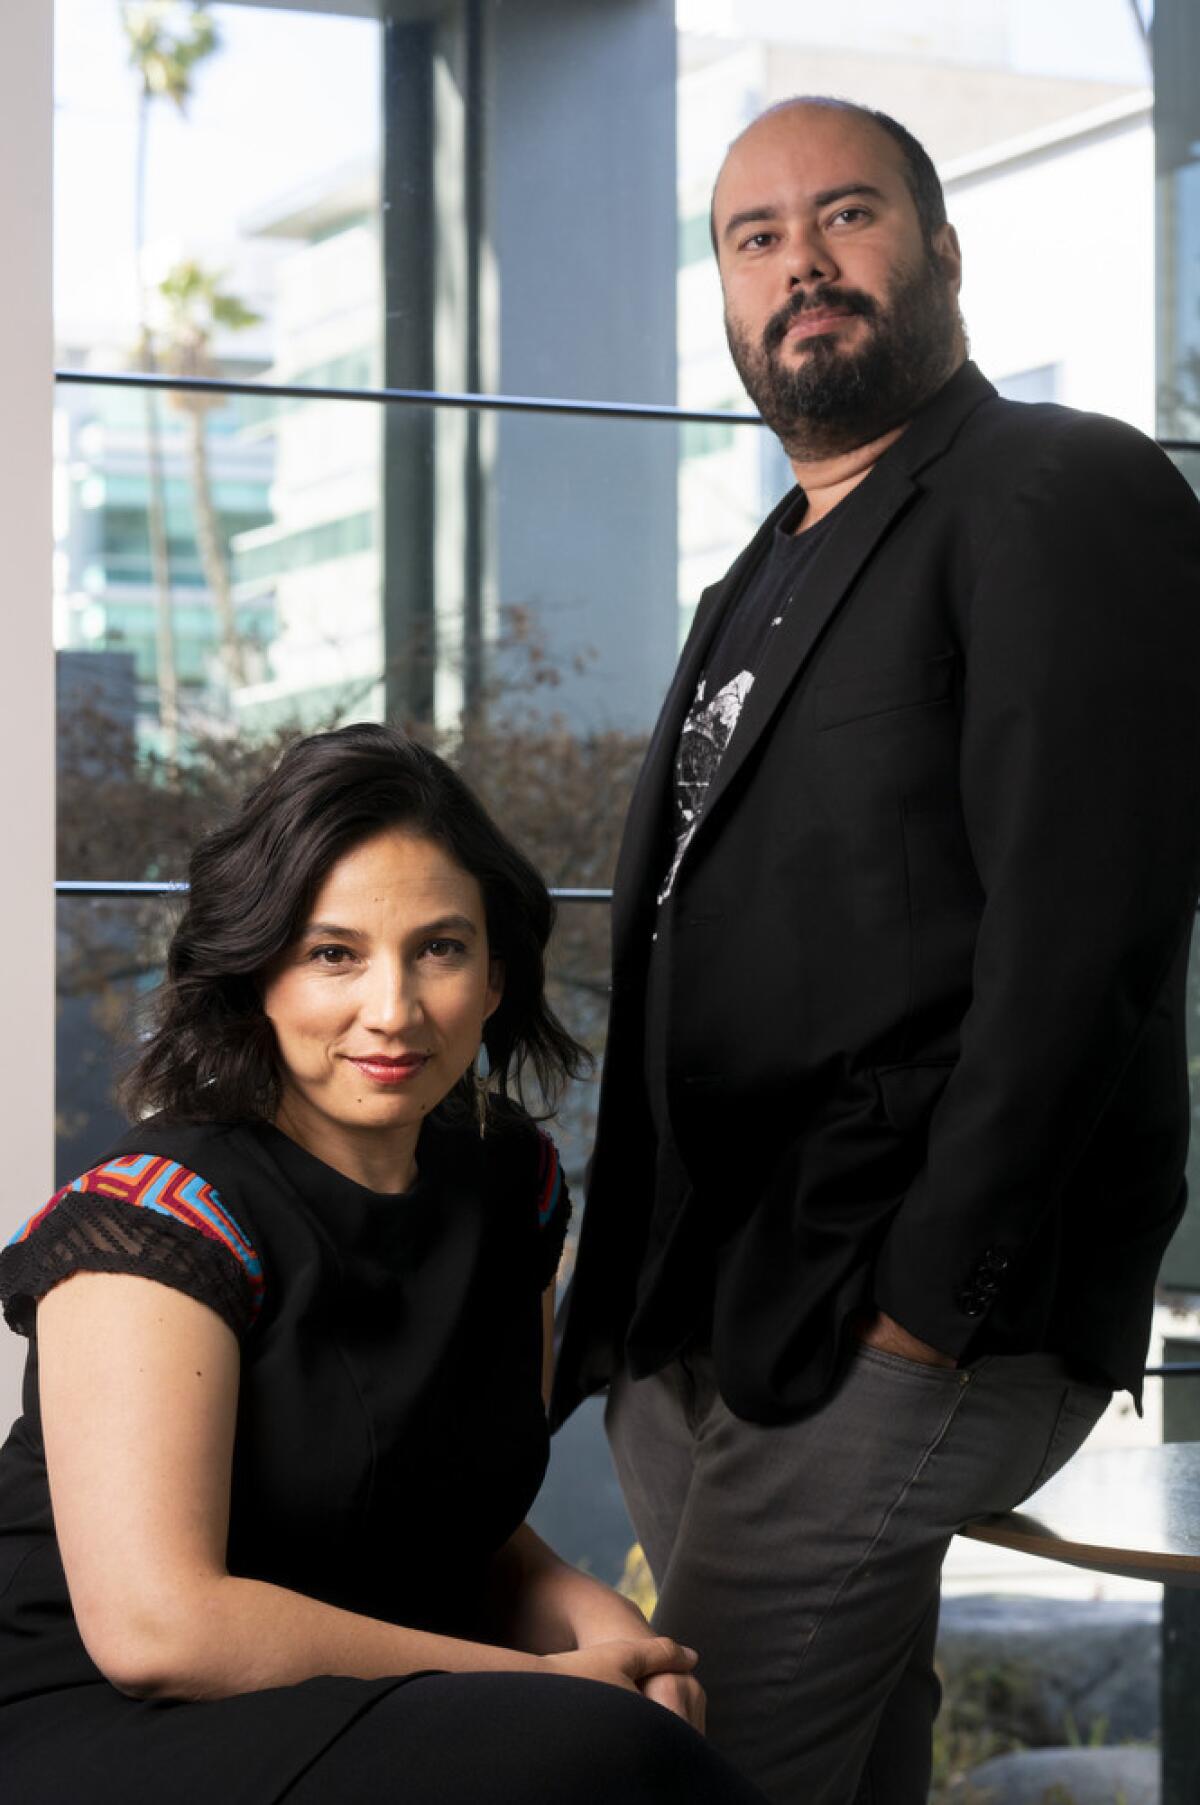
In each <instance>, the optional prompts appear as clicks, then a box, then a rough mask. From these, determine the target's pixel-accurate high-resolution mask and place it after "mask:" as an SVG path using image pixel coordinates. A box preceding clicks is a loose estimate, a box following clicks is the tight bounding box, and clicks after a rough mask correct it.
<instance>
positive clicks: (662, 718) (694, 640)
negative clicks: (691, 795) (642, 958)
mask: <svg viewBox="0 0 1200 1805" xmlns="http://www.w3.org/2000/svg"><path fill="white" fill-rule="evenodd" d="M795 498H796V490H795V489H791V490H789V492H788V493H787V494H786V495H785V496H784V498H783V500H782V501H781V502H780V503H779V505H778V506H777V507H775V508H773V509H772V510H771V512H770V514H769V515H768V516H767V518H766V520H765V521H764V522H763V524H762V526H761V527H760V528H759V530H758V532H757V533H755V535H754V537H753V539H751V541H750V543H749V545H747V546H746V548H745V550H744V551H743V552H742V553H741V554H740V555H739V556H738V558H737V559H736V560H735V561H734V563H733V564H732V565H731V566H730V568H729V570H728V571H727V572H726V574H725V575H724V576H723V577H722V579H721V581H720V582H719V583H714V584H713V585H712V586H711V588H708V589H706V590H705V591H704V593H703V595H702V596H701V597H700V601H699V604H698V605H697V608H696V614H695V618H694V620H693V621H692V628H691V632H690V633H689V634H688V636H687V641H686V643H685V645H684V648H683V651H682V653H681V654H680V658H679V664H678V666H677V667H676V671H675V675H674V677H673V678H672V680H671V686H670V688H669V689H668V691H667V695H666V700H665V701H664V703H663V705H662V709H661V711H660V713H659V717H658V720H657V722H656V724H655V728H654V732H653V734H652V735H651V737H650V743H649V745H648V746H647V748H646V756H645V758H644V760H643V761H642V768H641V771H640V773H639V774H638V780H637V783H636V784H635V785H634V790H633V796H632V798H631V800H630V804H629V813H628V815H627V817H626V821H625V832H624V834H623V836H622V839H621V851H620V855H619V857H618V859H617V871H616V876H615V878H614V880H613V910H612V938H613V956H614V959H616V958H617V957H619V956H620V954H621V953H622V952H623V950H624V948H625V946H626V945H627V944H628V940H629V936H630V934H631V933H633V932H635V930H636V927H637V922H638V918H639V915H640V913H641V911H642V909H643V907H645V906H648V905H650V904H652V903H653V899H654V892H655V886H656V885H657V883H658V881H659V878H660V877H661V875H662V873H661V872H660V870H659V869H658V864H659V862H660V861H661V860H662V858H663V857H664V848H665V846H666V840H667V834H666V822H667V818H668V816H669V813H670V807H671V797H672V794H673V788H674V764H675V752H676V748H677V747H678V745H679V734H680V730H681V728H682V726H683V719H684V716H685V715H686V713H687V711H688V709H689V707H690V706H691V702H692V697H693V696H694V695H695V693H696V685H697V684H698V683H699V681H700V678H701V675H702V673H703V671H704V663H705V660H706V658H707V657H708V651H709V647H710V646H711V645H712V643H713V639H714V637H715V636H716V632H717V629H718V627H719V626H720V624H721V622H722V620H724V618H725V615H726V613H727V612H728V610H729V609H730V608H731V607H732V606H733V605H734V603H735V602H736V601H737V599H738V597H739V596H740V595H741V593H742V591H743V589H744V588H745V586H746V584H747V582H748V581H749V579H750V574H751V572H752V571H753V570H754V568H755V566H756V565H757V563H758V561H759V559H760V558H761V557H762V556H763V555H764V553H765V552H766V549H767V546H768V545H769V544H770V541H771V535H772V533H773V532H774V531H775V523H776V521H777V520H778V519H779V518H780V517H781V516H782V515H783V514H785V513H786V512H787V509H788V508H789V507H790V506H791V504H792V502H793V501H794V500H795Z"/></svg>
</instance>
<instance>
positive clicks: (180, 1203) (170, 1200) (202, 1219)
mask: <svg viewBox="0 0 1200 1805" xmlns="http://www.w3.org/2000/svg"><path fill="white" fill-rule="evenodd" d="M73 1191H75V1192H85V1193H86V1192H94V1193H95V1194H96V1195H97V1196H100V1197H112V1198H116V1199H117V1200H118V1201H119V1202H121V1203H126V1204H129V1205H130V1206H131V1207H133V1208H134V1209H143V1210H153V1211H155V1212H156V1213H157V1214H159V1215H162V1216H172V1217H174V1219H175V1220H176V1221H177V1222H183V1223H186V1224H187V1226H188V1227H189V1228H193V1229H195V1230H196V1231H197V1232H198V1233H199V1234H202V1235H206V1236H207V1237H208V1239H209V1240H211V1241H219V1242H220V1244H221V1245H222V1246H223V1247H224V1248H226V1249H227V1250H228V1252H230V1253H231V1254H232V1255H233V1256H234V1258H235V1259H236V1260H237V1262H238V1264H239V1266H240V1267H241V1268H242V1270H243V1272H244V1273H245V1275H246V1280H247V1283H248V1287H249V1291H250V1299H251V1318H252V1319H253V1317H255V1316H257V1314H258V1311H259V1307H260V1306H261V1304H262V1296H263V1272H262V1261H261V1260H260V1259H259V1257H258V1254H257V1253H256V1252H255V1250H254V1248H253V1247H252V1245H251V1244H250V1242H249V1241H248V1240H247V1238H246V1236H245V1235H244V1234H243V1232H242V1230H241V1229H240V1228H239V1226H238V1224H237V1223H236V1222H235V1220H234V1218H233V1217H232V1216H231V1215H230V1213H229V1211H228V1210H227V1209H226V1208H225V1206H224V1204H223V1203H222V1202H221V1199H220V1197H219V1196H218V1194H217V1192H216V1191H215V1190H214V1189H213V1187H212V1185H210V1184H209V1183H208V1182H207V1181H206V1180H205V1179H203V1178H200V1177H199V1176H198V1175H197V1174H196V1173H195V1172H190V1171H189V1170H188V1168H187V1167H186V1166H181V1165H180V1163H179V1161H178V1160H174V1159H164V1158H163V1157H162V1156H161V1155H160V1154H156V1153H126V1154H123V1155H122V1156H121V1157H120V1158H119V1159H111V1160H108V1161H107V1162H106V1163H105V1164H104V1165H103V1166H93V1167H92V1169H91V1171H90V1172H85V1173H84V1174H83V1175H82V1177H80V1178H77V1179H75V1180H74V1181H73V1182H72V1183H71V1184H69V1185H64V1186H63V1188H62V1190H61V1191H56V1192H55V1194H54V1196H53V1197H52V1198H51V1199H50V1201H49V1203H48V1204H46V1206H45V1208H44V1209H40V1210H39V1211H38V1212H37V1214H36V1215H35V1216H31V1217H30V1218H29V1221H28V1222H26V1223H24V1224H23V1225H22V1226H21V1227H20V1228H19V1229H18V1230H17V1232H16V1234H15V1235H13V1236H12V1237H11V1239H10V1240H9V1242H8V1246H9V1247H15V1246H16V1245H17V1244H18V1243H19V1242H21V1241H25V1240H28V1238H29V1236H30V1235H31V1234H33V1232H34V1230H35V1229H37V1228H39V1227H40V1226H41V1224H42V1223H43V1222H44V1221H45V1220H46V1218H47V1216H49V1214H50V1213H51V1211H52V1210H53V1209H54V1208H55V1206H56V1205H57V1204H59V1203H61V1201H62V1199H63V1198H64V1197H66V1196H68V1195H69V1194H70V1193H71V1192H73Z"/></svg>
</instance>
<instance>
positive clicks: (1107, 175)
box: [942, 108, 1154, 433]
mask: <svg viewBox="0 0 1200 1805" xmlns="http://www.w3.org/2000/svg"><path fill="white" fill-rule="evenodd" d="M942 176H943V179H944V182H945V187H946V209H947V212H948V213H949V216H950V218H951V219H952V220H953V221H954V223H955V225H956V226H957V227H958V231H959V236H960V238H961V240H962V247H963V292H962V306H963V313H964V315H965V317H966V322H967V329H968V331H969V333H970V336H971V352H972V355H973V356H974V358H975V361H976V362H977V363H978V364H979V366H980V368H981V369H982V370H983V372H984V374H985V375H986V376H990V377H992V378H993V379H996V378H999V377H1003V376H1009V375H1012V374H1014V373H1016V372H1018V371H1021V370H1029V369H1034V368H1036V367H1038V366H1039V365H1044V364H1056V365H1057V366H1058V368H1059V388H1058V393H1057V395H1056V397H1055V399H1056V400H1058V401H1061V402H1064V403H1065V404H1066V405H1067V406H1068V407H1080V408H1086V409H1092V410H1095V411H1096V412H1097V413H1103V414H1115V415H1116V416H1117V418H1118V419H1122V420H1128V421H1129V422H1130V423H1131V425H1133V426H1137V427H1140V428H1141V430H1142V431H1143V432H1147V433H1153V431H1154V132H1153V127H1152V123H1151V119H1150V114H1149V110H1148V108H1147V109H1146V110H1144V111H1142V112H1140V113H1131V114H1130V115H1129V116H1128V117H1126V118H1124V119H1120V120H1117V121H1114V123H1113V125H1112V127H1111V128H1110V129H1107V130H1104V131H1098V132H1095V133H1093V134H1089V135H1086V136H1080V137H1078V138H1075V139H1073V140H1067V141H1065V142H1061V143H1058V144H1048V145H1046V146H1045V147H1044V148H1043V149H1041V150H1040V151H1038V152H1037V153H1035V154H1031V155H1029V156H1027V157H1022V158H1017V159H1014V160H1013V161H1011V162H1005V163H1001V164H999V165H998V166H997V167H995V168H994V169H991V170H986V169H984V170H980V171H979V172H978V173H973V174H969V175H957V174H956V173H955V169H954V166H953V165H951V166H949V167H948V168H946V169H944V170H943V171H942Z"/></svg>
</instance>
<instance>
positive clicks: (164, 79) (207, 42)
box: [121, 0, 221, 113]
mask: <svg viewBox="0 0 1200 1805" xmlns="http://www.w3.org/2000/svg"><path fill="white" fill-rule="evenodd" d="M121 27H122V30H123V31H124V33H125V39H126V42H127V43H128V45H129V62H130V66H131V67H132V68H134V69H136V70H137V72H138V74H139V75H140V76H141V78H142V92H143V94H144V95H145V97H146V99H147V100H159V99H161V100H169V101H171V102H172V103H173V104H174V105H175V106H177V107H178V108H179V111H180V112H181V113H182V112H185V111H186V110H187V103H188V101H189V99H190V98H191V92H192V71H193V70H194V69H195V67H196V65H197V64H198V63H202V62H203V61H204V59H205V58H206V57H209V56H212V54H213V53H214V51H216V50H219V49H220V46H221V39H220V34H219V33H218V31H217V28H216V25H215V24H214V22H213V20H212V18H211V17H210V15H209V12H208V9H207V6H206V5H205V4H204V0H192V4H191V5H188V6H180V5H176V4H174V0H146V4H143V5H140V6H132V5H130V6H122V8H121Z"/></svg>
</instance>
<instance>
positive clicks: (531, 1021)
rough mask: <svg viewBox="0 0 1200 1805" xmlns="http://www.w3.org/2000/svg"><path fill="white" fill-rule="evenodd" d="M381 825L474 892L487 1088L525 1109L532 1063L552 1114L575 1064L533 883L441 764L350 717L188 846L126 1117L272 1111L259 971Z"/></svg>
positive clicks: (546, 923) (541, 890)
mask: <svg viewBox="0 0 1200 1805" xmlns="http://www.w3.org/2000/svg"><path fill="white" fill-rule="evenodd" d="M388 827H405V828H409V829H411V830H412V831H413V832H416V833H420V834H425V835H427V836H428V837H429V838H430V839H432V840H436V841H437V842H438V843H439V844H440V845H441V846H442V847H444V848H445V850H446V851H447V852H448V853H449V854H450V856H451V857H452V858H453V859H455V860H456V861H457V863H458V864H459V865H461V866H462V867H463V869H464V870H465V871H469V872H470V873H471V875H472V876H473V877H474V878H475V879H476V880H477V881H478V884H479V887H480V890H481V891H482V893H483V901H484V909H485V913H486V920H487V932H488V944H489V951H490V953H491V955H492V957H493V958H497V959H501V960H503V962H504V993H503V996H502V998H501V1001H500V1003H499V1005H498V1007H497V1008H496V1009H495V1010H494V1012H493V1013H492V1015H491V1016H490V1017H489V1018H488V1021H487V1023H486V1025H485V1029H484V1045H485V1046H486V1048H487V1053H488V1059H489V1062H490V1065H491V1071H492V1084H493V1086H494V1088H495V1089H496V1090H497V1091H498V1092H499V1093H500V1094H501V1095H502V1096H509V1095H514V1096H515V1097H516V1098H517V1100H518V1101H520V1102H521V1103H522V1104H524V1102H525V1096H524V1094H523V1091H522V1084H523V1081H525V1080H526V1079H527V1078H528V1075H529V1074H530V1072H532V1075H533V1077H534V1079H535V1080H536V1084H537V1091H538V1093H539V1095H540V1097H541V1099H542V1100H543V1102H544V1103H545V1104H546V1106H547V1107H550V1108H552V1107H553V1105H554V1104H555V1102H556V1101H557V1099H558V1097H559V1096H560V1094H561V1092H562V1089H563V1086H564V1084H565V1082H566V1080H567V1079H568V1078H576V1077H579V1076H581V1075H582V1074H583V1073H584V1072H585V1071H586V1070H587V1069H588V1068H589V1066H590V1064H591V1060H590V1057H589V1055H588V1054H587V1053H586V1051H585V1050H584V1048H583V1047H581V1046H580V1045H579V1044H578V1042H577V1041H575V1040H573V1039H572V1037H571V1035H570V1034H568V1033H567V1030H566V1029H565V1028H564V1027H563V1025H562V1023H561V1022H560V1021H559V1020H558V1019H557V1017H556V1016H555V1015H554V1012H553V1011H552V1010H551V1008H550V1006H549V1004H548V1003H547V1001H546V995H545V980H546V972H545V950H546V943H547V941H548V940H549V938H550V932H551V929H552V928H553V926H554V916H555V910H554V903H553V901H552V899H551V897H550V893H549V891H548V890H547V889H546V886H545V884H544V883H543V882H542V879H541V877H540V876H539V874H538V873H537V871H536V870H535V869H534V867H533V866H532V865H531V864H530V862H529V860H528V859H527V858H526V857H525V856H524V854H523V853H521V852H518V850H517V848H516V847H515V846H514V845H513V844H512V843H511V841H509V840H508V839H506V838H505V836H504V835H503V834H502V833H501V832H500V830H499V828H498V827H497V826H496V825H495V823H494V822H493V821H492V820H491V818H490V816H489V815H488V813H487V811H486V810H485V809H484V807H483V805H482V804H481V803H480V802H479V801H478V800H477V799H476V797H475V796H474V795H473V794H472V792H471V790H470V789H468V787H467V785H466V784H465V783H464V782H463V780H462V778H461V777H459V776H458V775H457V773H456V772H454V771H452V770H451V768H450V766H449V765H448V764H446V763H445V761H444V760H443V759H441V758H439V757H438V756H437V754H436V753H434V752H430V751H429V750H428V748H427V747H425V746H421V745H418V744H417V743H416V741H414V740H411V739H409V738H408V737H407V735H406V734H403V733H401V732H400V731H399V729H397V728H395V727H381V726H377V725H375V724H373V723H369V722H363V723H359V724H357V725H355V726H353V727H341V728H338V729H337V730H336V731H335V732H332V733H316V734H313V735H311V736H310V737H309V738H308V739H303V740H298V741H297V742H296V743H295V744H294V745H292V746H290V747H289V748H288V750H287V751H286V752H285V753H284V754H283V756H282V758H281V759H280V760H279V762H278V764H277V765H276V766H275V768H274V770H273V771H272V772H271V773H270V775H269V776H268V777H266V778H264V780H263V781H262V782H261V783H260V784H258V785H257V786H256V788H255V789H253V790H252V791H251V792H250V794H249V795H248V796H247V797H246V799H245V801H244V802H243V803H242V804H241V807H240V808H239V809H238V811H237V813H236V814H235V815H234V817H233V819H232V820H231V821H229V822H228V824H227V825H226V826H224V827H221V828H218V829H217V830H216V832H214V833H210V834H208V835H206V836H205V838H204V839H203V840H201V841H200V843H199V845H198V846H197V847H196V849H195V851H194V852H193V854H192V858H191V864H190V867H189V872H188V876H189V880H190V893H189V895H188V900H187V906H186V909H185V911H184V914H183V917H182V919H181V920H180V922H179V925H178V927H177V928H176V930H175V933H174V935H173V936H172V939H171V945H170V949H169V951H168V954H167V967H166V976H165V979H164V981H163V984H162V986H161V987H160V989H159V991H158V993H157V998H156V1007H155V1026H154V1031H153V1033H152V1035H151V1037H150V1039H149V1041H148V1042H147V1043H146V1044H145V1046H144V1047H143V1048H142V1051H141V1053H140V1056H139V1057H138V1059H137V1062H136V1064H135V1065H134V1066H133V1068H132V1070H131V1071H130V1072H129V1074H128V1076H127V1077H126V1079H125V1081H124V1083H123V1084H122V1086H121V1100H122V1103H123V1104H124V1106H125V1108H126V1110H127V1111H128V1113H129V1115H130V1117H131V1119H137V1118H139V1117H141V1116H143V1115H146V1114H149V1113H151V1112H153V1111H162V1112H164V1113H165V1114H167V1115H168V1116H172V1117H175V1118H176V1119H181V1118H182V1119H185V1120H188V1121H237V1120H243V1119H245V1118H246V1117H248V1116H250V1117H254V1116H259V1117H265V1118H266V1119H268V1120H270V1119H271V1118H272V1117H273V1116H274V1114H275V1112H276V1110H277V1108H278V1104H279V1097H280V1090H281V1072H280V1067H279V1058H278V1052H277V1049H276V1043H275V1033H274V1030H273V1028H272V1027H271V1024H270V1022H269V1021H268V1020H267V1017H266V1015H265V1014H264V1013H263V1006H262V996H261V989H262V981H263V977H264V975H265V973H266V972H267V970H268V969H269V967H270V966H271V964H272V962H273V961H274V960H275V959H277V958H278V957H279V955H280V954H281V953H282V952H284V950H285V949H286V948H287V947H289V946H290V945H291V944H292V943H293V941H294V940H295V939H296V938H297V936H298V935H299V934H300V932H301V931H302V929H303V927H304V924H305V922H306V920H307V919H308V914H309V910H310V909H311V907H312V903H313V899H314V898H315V896H316V893H317V890H318V889H319V887H320V885H321V883H322V882H323V880H324V878H325V876H326V875H327V873H328V872H329V870H330V869H331V867H332V866H333V865H334V864H335V863H336V861H337V860H338V859H340V858H342V857H343V856H344V854H346V853H347V852H350V851H352V850H353V848H354V847H356V846H359V845H361V844H362V842H363V841H365V840H369V839H371V838H372V837H373V836H374V835H375V834H377V833H379V832H381V831H382V830H383V829H385V828H388ZM470 1086H471V1075H470V1074H469V1073H468V1074H467V1075H466V1077H465V1078H464V1079H462V1080H460V1082H459V1084H458V1085H457V1086H456V1087H455V1090H454V1091H452V1092H451V1093H450V1098H447V1099H446V1104H447V1105H450V1107H451V1109H453V1108H454V1107H455V1105H456V1104H458V1103H466V1102H467V1101H468V1098H469V1092H470ZM452 1099H453V1100H454V1101H453V1102H452V1101H451V1100H452ZM445 1106H446V1105H442V1106H440V1107H445Z"/></svg>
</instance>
